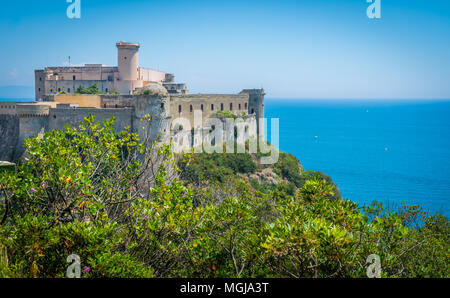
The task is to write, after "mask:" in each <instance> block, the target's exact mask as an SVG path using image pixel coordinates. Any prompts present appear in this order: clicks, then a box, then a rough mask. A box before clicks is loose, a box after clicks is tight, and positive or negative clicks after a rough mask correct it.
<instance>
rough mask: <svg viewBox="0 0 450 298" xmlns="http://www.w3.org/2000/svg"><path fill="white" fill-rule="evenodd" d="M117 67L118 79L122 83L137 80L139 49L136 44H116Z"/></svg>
mask: <svg viewBox="0 0 450 298" xmlns="http://www.w3.org/2000/svg"><path fill="white" fill-rule="evenodd" d="M116 46H117V59H118V60H117V66H118V68H119V79H120V80H122V81H137V80H139V47H140V45H139V44H138V43H129V42H123V41H121V42H118V43H117V44H116Z"/></svg>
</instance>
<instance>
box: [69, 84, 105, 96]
mask: <svg viewBox="0 0 450 298" xmlns="http://www.w3.org/2000/svg"><path fill="white" fill-rule="evenodd" d="M75 94H103V92H102V91H100V90H99V89H98V84H97V83H96V84H92V85H90V86H89V87H87V88H83V87H81V86H79V87H78V88H77V90H75Z"/></svg>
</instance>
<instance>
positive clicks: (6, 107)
mask: <svg viewBox="0 0 450 298" xmlns="http://www.w3.org/2000/svg"><path fill="white" fill-rule="evenodd" d="M0 108H1V109H5V110H6V109H15V108H16V107H15V106H0Z"/></svg>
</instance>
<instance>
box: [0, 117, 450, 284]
mask: <svg viewBox="0 0 450 298" xmlns="http://www.w3.org/2000/svg"><path fill="white" fill-rule="evenodd" d="M94 120H95V119H94V118H93V117H88V118H86V119H85V122H84V123H82V124H81V125H79V126H78V127H68V126H67V127H66V128H65V130H64V131H57V130H55V131H52V132H47V133H45V134H44V135H43V137H41V138H39V137H35V138H32V139H29V140H26V141H25V143H24V145H25V148H26V155H25V156H24V158H25V162H23V163H22V164H20V165H19V166H17V168H16V169H15V171H2V172H0V221H1V222H0V224H1V225H0V276H1V277H64V276H65V275H66V269H67V267H68V266H69V264H68V263H67V257H68V256H69V255H71V254H77V255H79V256H80V258H81V262H82V277H86V278H91V277H110V278H111V277H126V278H132V277H152V276H153V277H295V278H301V277H365V276H366V269H367V264H366V259H367V256H369V255H371V254H378V255H379V256H380V258H381V262H382V264H381V267H382V276H383V277H449V275H450V274H449V272H450V271H449V265H448V251H449V249H450V246H449V243H450V241H449V240H450V239H449V235H450V233H449V232H450V231H449V221H448V219H447V218H446V217H444V216H442V215H439V214H436V215H431V216H430V215H428V214H427V212H425V211H424V210H422V209H421V208H420V207H419V206H406V205H403V206H401V207H400V208H399V210H388V209H386V208H385V207H384V206H383V205H382V204H381V203H377V202H373V203H372V204H371V205H369V206H364V207H360V206H358V205H357V204H355V203H353V202H351V201H349V200H343V199H342V198H341V197H340V195H339V191H338V190H337V187H336V185H335V184H334V183H333V182H332V181H331V178H330V177H328V176H326V175H324V174H322V173H320V172H313V171H304V170H303V168H302V167H301V165H300V163H299V162H298V160H297V159H296V158H295V157H294V156H292V155H288V154H281V155H280V160H279V162H278V163H277V164H275V165H273V166H271V167H270V168H267V167H266V166H262V165H260V164H258V162H257V159H255V156H253V155H251V154H247V153H245V154H194V155H190V154H188V155H184V156H174V155H173V154H172V151H171V146H170V145H169V144H156V143H149V141H148V140H146V139H145V138H143V139H141V138H139V136H138V135H137V134H135V133H133V132H131V131H130V129H129V128H127V127H126V128H125V129H124V131H122V132H120V133H117V132H115V131H114V130H113V124H114V119H110V120H108V121H105V122H104V123H102V124H99V123H97V122H95V121H94ZM264 170H266V172H268V173H272V172H273V175H275V176H277V177H278V178H277V179H278V180H277V181H278V182H277V183H273V184H270V183H267V182H264V181H259V180H257V179H255V178H251V177H253V176H251V175H254V174H255V173H260V172H261V171H264ZM275 176H274V177H275Z"/></svg>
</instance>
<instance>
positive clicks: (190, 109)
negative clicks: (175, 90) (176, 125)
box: [189, 105, 192, 113]
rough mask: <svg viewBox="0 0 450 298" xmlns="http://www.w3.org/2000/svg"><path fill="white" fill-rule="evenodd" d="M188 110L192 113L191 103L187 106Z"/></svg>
mask: <svg viewBox="0 0 450 298" xmlns="http://www.w3.org/2000/svg"><path fill="white" fill-rule="evenodd" d="M189 111H190V112H191V113H192V105H190V106H189Z"/></svg>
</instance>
